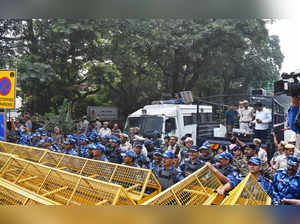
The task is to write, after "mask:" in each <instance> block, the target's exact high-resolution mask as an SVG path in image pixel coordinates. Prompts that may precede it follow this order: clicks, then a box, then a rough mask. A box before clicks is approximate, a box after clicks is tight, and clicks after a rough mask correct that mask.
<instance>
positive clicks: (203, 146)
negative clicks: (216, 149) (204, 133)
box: [200, 145, 209, 151]
mask: <svg viewBox="0 0 300 224" xmlns="http://www.w3.org/2000/svg"><path fill="white" fill-rule="evenodd" d="M202 149H205V150H208V149H209V147H207V146H205V145H202V146H201V147H200V151H201V150H202Z"/></svg>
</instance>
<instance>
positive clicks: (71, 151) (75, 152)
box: [65, 148, 78, 156]
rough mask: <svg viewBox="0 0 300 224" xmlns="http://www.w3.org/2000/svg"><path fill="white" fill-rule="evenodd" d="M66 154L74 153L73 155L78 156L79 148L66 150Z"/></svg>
mask: <svg viewBox="0 0 300 224" xmlns="http://www.w3.org/2000/svg"><path fill="white" fill-rule="evenodd" d="M65 154H67V155H72V156H78V153H77V150H76V149H74V148H72V149H71V150H69V151H66V152H65Z"/></svg>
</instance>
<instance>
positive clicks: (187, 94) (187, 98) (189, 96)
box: [180, 91, 194, 104]
mask: <svg viewBox="0 0 300 224" xmlns="http://www.w3.org/2000/svg"><path fill="white" fill-rule="evenodd" d="M180 95H181V97H182V98H183V101H184V103H185V104H189V103H193V102H194V98H193V93H192V91H183V92H180Z"/></svg>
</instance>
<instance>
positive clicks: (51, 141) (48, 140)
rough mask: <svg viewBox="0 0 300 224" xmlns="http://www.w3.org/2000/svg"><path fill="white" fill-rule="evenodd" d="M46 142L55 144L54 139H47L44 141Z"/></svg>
mask: <svg viewBox="0 0 300 224" xmlns="http://www.w3.org/2000/svg"><path fill="white" fill-rule="evenodd" d="M44 142H49V143H53V138H51V137H47V138H45V139H44Z"/></svg>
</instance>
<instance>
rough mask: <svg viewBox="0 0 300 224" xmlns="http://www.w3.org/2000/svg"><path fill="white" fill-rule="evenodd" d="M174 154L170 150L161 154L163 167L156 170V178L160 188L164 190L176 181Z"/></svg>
mask: <svg viewBox="0 0 300 224" xmlns="http://www.w3.org/2000/svg"><path fill="white" fill-rule="evenodd" d="M174 159H175V154H174V153H173V152H171V151H168V152H165V153H164V154H163V163H164V165H163V167H161V168H159V169H158V171H157V180H158V182H159V183H160V185H161V187H162V190H165V189H167V188H169V187H171V186H172V185H174V184H175V183H176V182H177V178H176V176H177V174H178V172H177V170H176V168H175V166H174Z"/></svg>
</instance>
